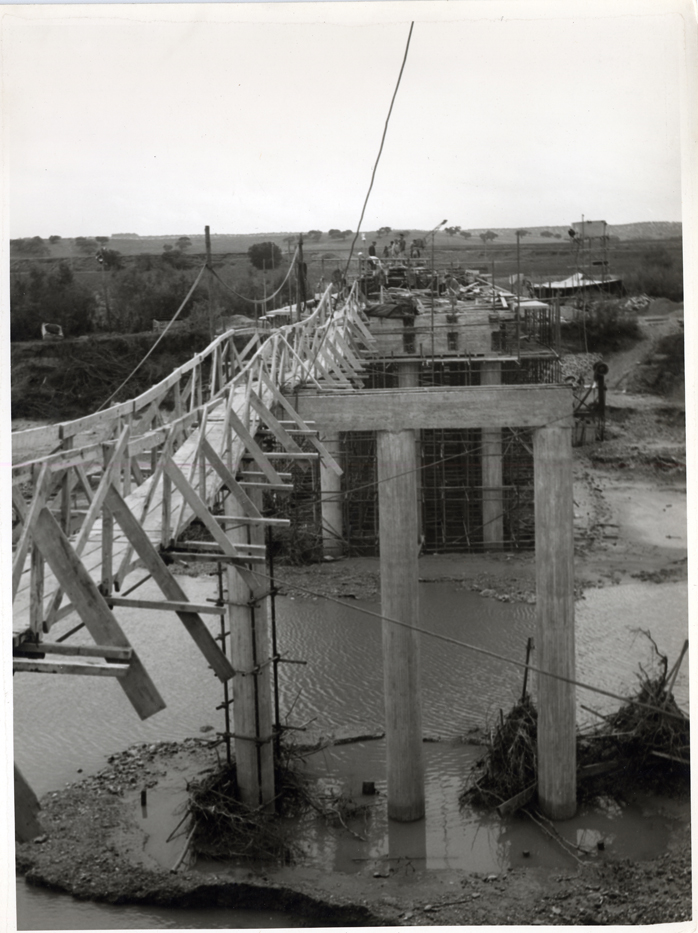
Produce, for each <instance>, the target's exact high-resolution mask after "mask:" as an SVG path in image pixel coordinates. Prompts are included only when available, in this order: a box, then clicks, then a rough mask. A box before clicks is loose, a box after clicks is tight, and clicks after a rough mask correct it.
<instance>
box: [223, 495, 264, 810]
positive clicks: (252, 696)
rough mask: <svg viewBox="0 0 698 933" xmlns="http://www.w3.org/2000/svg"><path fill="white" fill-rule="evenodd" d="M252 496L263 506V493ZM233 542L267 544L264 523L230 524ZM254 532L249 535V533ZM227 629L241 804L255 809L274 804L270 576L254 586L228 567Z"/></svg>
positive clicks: (228, 508) (229, 511) (231, 506)
mask: <svg viewBox="0 0 698 933" xmlns="http://www.w3.org/2000/svg"><path fill="white" fill-rule="evenodd" d="M250 498H252V499H253V501H255V504H256V505H257V507H258V508H261V504H262V503H261V498H262V497H261V492H260V491H259V490H255V491H253V492H252V493H251V495H250ZM225 514H226V515H240V507H239V506H238V504H237V502H236V501H235V499H234V497H233V496H232V495H228V496H227V497H226V499H225ZM227 533H228V537H229V538H230V540H231V541H233V542H244V543H248V542H249V543H251V544H263V543H264V531H263V528H262V527H261V526H253V525H247V524H245V525H239V526H238V527H235V526H233V525H231V526H229V529H228V532H227ZM248 536H249V537H248ZM226 574H227V583H228V601H229V603H231V604H232V605H229V606H228V628H229V631H230V657H231V661H232V663H233V667H234V668H235V670H236V674H235V677H234V678H233V723H234V725H233V731H234V733H235V735H236V738H235V762H236V766H237V778H238V786H239V789H240V797H241V799H242V802H243V803H245V804H247V805H248V806H250V807H258V806H261V805H265V806H267V807H268V808H269V809H270V810H271V809H273V807H274V804H273V800H274V750H273V742H272V700H271V663H270V661H271V642H270V637H269V621H268V611H267V608H268V607H267V604H268V602H269V600H268V597H266V596H265V595H264V594H265V593H266V592H267V591H268V589H269V584H268V582H267V581H266V580H260V581H259V582H258V583H256V582H255V583H254V585H252V586H250V585H249V582H248V581H247V580H245V579H244V578H243V577H242V576H241V574H240V573H238V571H237V570H236V569H235V568H234V567H232V566H230V565H229V566H228V568H227V571H226Z"/></svg>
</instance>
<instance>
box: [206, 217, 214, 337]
mask: <svg viewBox="0 0 698 933" xmlns="http://www.w3.org/2000/svg"><path fill="white" fill-rule="evenodd" d="M204 237H205V240H206V268H207V269H208V272H209V274H208V278H207V280H206V284H207V286H208V333H209V337H210V339H211V340H213V296H212V294H211V273H212V272H213V267H212V265H211V228H210V227H209V226H208V224H207V225H206V226H205V227H204Z"/></svg>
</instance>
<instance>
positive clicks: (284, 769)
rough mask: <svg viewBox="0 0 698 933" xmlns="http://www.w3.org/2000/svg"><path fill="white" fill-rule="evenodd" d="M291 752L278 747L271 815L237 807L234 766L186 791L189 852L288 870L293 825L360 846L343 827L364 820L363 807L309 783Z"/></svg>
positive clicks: (298, 852)
mask: <svg viewBox="0 0 698 933" xmlns="http://www.w3.org/2000/svg"><path fill="white" fill-rule="evenodd" d="M301 757H302V756H300V755H299V754H298V753H297V752H296V751H294V750H293V749H290V748H289V747H286V746H282V747H281V750H280V758H279V760H278V761H277V765H276V768H275V773H274V782H275V788H276V797H275V798H274V801H273V807H272V808H271V809H265V808H262V807H258V808H253V807H249V806H246V805H245V804H243V803H242V802H241V801H240V795H239V791H238V784H237V775H236V768H235V763H232V764H230V765H227V764H224V765H221V766H220V767H219V768H218V769H216V770H215V771H213V772H212V773H210V774H208V775H207V776H206V777H205V778H203V779H202V780H200V781H192V782H190V784H189V785H188V788H187V789H188V791H189V804H188V812H187V816H188V817H189V820H190V833H191V837H190V842H189V846H190V848H191V851H192V852H193V853H194V854H196V855H203V856H205V857H207V858H215V859H236V858H242V859H247V860H252V861H263V862H275V863H277V864H278V863H281V864H290V863H292V862H294V861H297V860H298V859H299V858H300V857H301V856H302V855H303V849H302V847H301V846H300V845H298V844H297V843H296V842H295V841H294V839H295V838H297V837H298V835H299V833H298V824H299V821H302V820H305V819H321V820H322V821H323V822H324V823H325V824H326V825H328V826H330V827H335V828H337V829H341V830H345V831H346V832H348V833H349V834H350V835H352V836H354V837H355V838H358V839H361V840H362V841H365V840H363V837H362V836H360V835H359V834H358V833H357V832H355V831H354V830H353V829H351V828H350V827H349V825H348V822H349V821H350V820H352V819H356V818H357V817H364V818H365V817H366V815H367V813H368V811H369V809H370V808H369V807H368V806H366V805H365V804H362V803H357V802H356V801H355V800H353V799H352V798H351V797H350V796H349V795H348V794H346V793H345V792H344V791H343V790H342V789H341V787H339V786H336V785H334V784H332V783H330V782H327V781H317V780H314V779H312V778H311V777H310V776H308V775H307V774H306V773H304V771H303V767H302V761H301Z"/></svg>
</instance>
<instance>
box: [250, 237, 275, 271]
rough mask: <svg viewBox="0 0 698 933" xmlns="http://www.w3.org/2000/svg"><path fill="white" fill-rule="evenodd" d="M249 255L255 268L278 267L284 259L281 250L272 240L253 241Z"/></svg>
mask: <svg viewBox="0 0 698 933" xmlns="http://www.w3.org/2000/svg"><path fill="white" fill-rule="evenodd" d="M247 255H248V257H249V260H250V262H251V263H252V265H253V266H254V267H255V269H276V268H277V266H279V265H280V263H281V259H282V253H281V250H280V249H279V247H278V246H277V245H276V243H272V242H271V241H270V240H266V241H265V242H264V243H253V244H252V246H250V248H249V249H248V250H247Z"/></svg>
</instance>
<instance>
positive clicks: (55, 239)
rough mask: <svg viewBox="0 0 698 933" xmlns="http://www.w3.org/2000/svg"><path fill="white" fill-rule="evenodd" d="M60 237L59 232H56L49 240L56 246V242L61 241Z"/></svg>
mask: <svg viewBox="0 0 698 933" xmlns="http://www.w3.org/2000/svg"><path fill="white" fill-rule="evenodd" d="M60 239H61V238H60V237H59V236H58V234H57V233H54V234H52V235H51V236H50V237H49V238H48V241H49V243H50V244H51V246H55V245H56V243H58V242H60Z"/></svg>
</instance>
